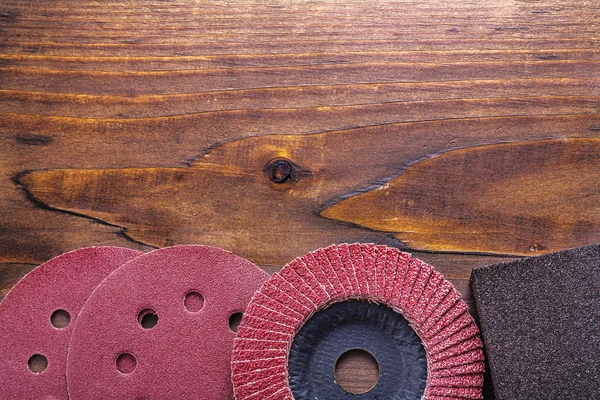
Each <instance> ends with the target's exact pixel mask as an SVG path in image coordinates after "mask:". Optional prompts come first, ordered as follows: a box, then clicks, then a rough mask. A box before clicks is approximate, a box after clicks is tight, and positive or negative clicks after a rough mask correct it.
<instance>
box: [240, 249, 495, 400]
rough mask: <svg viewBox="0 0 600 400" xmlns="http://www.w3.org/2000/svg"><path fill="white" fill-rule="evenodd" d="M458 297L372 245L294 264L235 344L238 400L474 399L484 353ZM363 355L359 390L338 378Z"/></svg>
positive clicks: (259, 301)
mask: <svg viewBox="0 0 600 400" xmlns="http://www.w3.org/2000/svg"><path fill="white" fill-rule="evenodd" d="M481 346H482V343H481V340H480V338H479V330H478V328H477V326H476V325H475V323H474V321H473V319H472V317H471V316H470V314H469V312H468V308H467V305H466V304H465V303H464V302H463V301H462V299H461V296H460V293H459V292H458V291H457V290H456V289H455V288H454V287H453V286H452V285H451V284H450V283H449V282H448V281H446V280H445V279H444V277H443V275H442V274H440V273H439V272H437V271H435V270H434V269H433V268H432V267H431V266H430V265H428V264H426V263H424V262H422V261H420V260H418V259H416V258H413V257H411V256H410V255H409V254H406V253H403V252H400V251H398V250H397V249H394V248H389V247H386V246H376V245H373V244H356V243H355V244H351V245H348V244H342V245H339V246H330V247H328V248H326V249H319V250H316V251H314V252H311V253H308V254H307V255H305V256H303V257H301V258H297V259H295V260H294V261H292V262H290V263H289V264H287V265H286V266H285V267H284V268H283V269H282V270H281V271H280V272H278V273H276V274H274V275H273V276H272V277H271V278H270V279H269V280H268V281H267V282H266V283H265V284H264V285H263V287H262V288H261V289H260V291H258V292H257V293H256V294H255V295H254V297H253V299H252V302H251V303H250V305H249V306H248V308H247V310H246V313H245V314H244V317H243V319H242V323H241V325H240V327H239V330H238V334H237V337H236V339H235V341H234V350H233V357H232V380H233V386H234V394H235V397H236V398H237V399H238V400H259V399H260V400H268V399H274V400H275V399H277V400H279V399H296V400H309V399H310V400H313V399H314V400H316V399H357V400H363V399H373V400H374V399H421V398H423V399H432V400H433V399H445V398H448V399H450V398H452V399H456V398H468V399H479V398H481V396H482V386H483V372H484V363H483V352H482V349H481ZM355 349H360V350H362V351H365V352H367V353H370V354H371V355H372V356H373V357H374V358H375V359H376V361H377V364H378V366H379V380H378V381H377V383H376V384H375V385H374V386H373V387H372V388H371V389H370V390H368V391H366V392H363V393H359V394H357V393H350V392H347V391H346V390H345V389H344V388H342V386H340V385H338V383H337V382H336V378H335V374H334V371H335V364H336V361H337V360H338V359H339V358H340V357H341V356H342V355H344V354H345V353H347V352H348V351H352V350H355Z"/></svg>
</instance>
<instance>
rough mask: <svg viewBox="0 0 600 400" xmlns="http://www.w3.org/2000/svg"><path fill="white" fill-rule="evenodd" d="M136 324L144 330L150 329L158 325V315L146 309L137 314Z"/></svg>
mask: <svg viewBox="0 0 600 400" xmlns="http://www.w3.org/2000/svg"><path fill="white" fill-rule="evenodd" d="M138 323H139V324H140V326H141V327H142V328H144V329H152V328H154V327H155V326H156V324H158V314H157V313H156V311H154V310H153V309H151V308H146V309H145V310H142V311H140V313H139V314H138Z"/></svg>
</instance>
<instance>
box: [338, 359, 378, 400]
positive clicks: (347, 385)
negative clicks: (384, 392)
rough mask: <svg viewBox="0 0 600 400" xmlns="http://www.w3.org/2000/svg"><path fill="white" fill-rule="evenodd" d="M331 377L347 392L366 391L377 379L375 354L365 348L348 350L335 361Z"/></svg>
mask: <svg viewBox="0 0 600 400" xmlns="http://www.w3.org/2000/svg"><path fill="white" fill-rule="evenodd" d="M333 377H334V379H335V382H336V383H337V384H338V385H339V386H340V387H341V388H342V389H344V390H345V391H346V392H348V393H352V394H363V393H367V392H370V391H371V390H372V389H373V388H374V387H375V385H377V382H378V381H379V363H378V362H377V359H376V358H375V356H373V354H371V353H369V352H368V351H366V350H363V349H352V350H348V351H346V352H345V353H343V354H342V355H341V356H339V358H338V359H337V361H336V362H335V369H334V371H333Z"/></svg>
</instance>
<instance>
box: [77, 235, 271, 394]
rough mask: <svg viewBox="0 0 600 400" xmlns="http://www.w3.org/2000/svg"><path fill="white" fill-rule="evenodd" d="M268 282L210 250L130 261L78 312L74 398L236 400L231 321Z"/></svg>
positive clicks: (183, 249)
mask: <svg viewBox="0 0 600 400" xmlns="http://www.w3.org/2000/svg"><path fill="white" fill-rule="evenodd" d="M268 278H269V275H268V274H267V273H265V272H264V271H262V270H260V269H259V268H258V267H256V266H255V265H254V264H252V263H251V262H249V261H247V260H245V259H243V258H240V257H238V256H235V255H233V254H231V253H229V252H227V251H224V250H221V249H217V248H214V247H208V246H176V247H170V248H165V249H161V250H156V251H153V252H151V253H148V254H145V255H143V256H141V257H138V258H136V259H135V260H132V261H131V262H129V263H127V264H125V265H123V266H122V267H121V268H119V269H118V270H117V271H115V272H114V273H113V274H112V275H110V276H109V277H108V278H107V279H106V280H105V281H104V282H103V283H102V284H101V285H100V286H98V288H97V289H96V290H95V291H94V293H93V294H92V295H91V296H90V298H89V299H88V301H87V302H86V304H85V306H84V307H83V309H82V310H81V313H80V316H79V319H78V321H77V324H76V326H75V328H74V331H73V336H72V339H71V345H70V347H69V357H68V362H67V364H68V365H67V384H68V390H69V396H70V399H71V400H79V399H82V400H92V399H103V400H108V399H115V400H117V399H118V400H122V399H131V400H134V399H145V400H150V399H161V400H164V399H196V400H203V399H204V400H219V399H231V398H232V397H233V390H232V386H231V350H232V345H233V344H232V342H233V339H234V337H235V332H234V331H233V330H232V329H231V327H230V322H231V319H232V316H233V318H234V319H235V316H236V315H239V314H238V313H242V312H244V311H245V309H246V306H247V305H248V303H249V302H250V299H251V298H252V295H253V294H254V293H255V292H256V290H258V289H259V288H260V287H261V285H262V284H263V283H264V282H265V281H266V280H267V279H268Z"/></svg>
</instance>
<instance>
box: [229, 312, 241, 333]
mask: <svg viewBox="0 0 600 400" xmlns="http://www.w3.org/2000/svg"><path fill="white" fill-rule="evenodd" d="M243 315H244V314H242V313H241V312H237V313H234V314H232V315H231V317H229V329H231V330H232V331H233V332H237V331H238V327H239V326H240V323H241V322H242V316H243Z"/></svg>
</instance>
